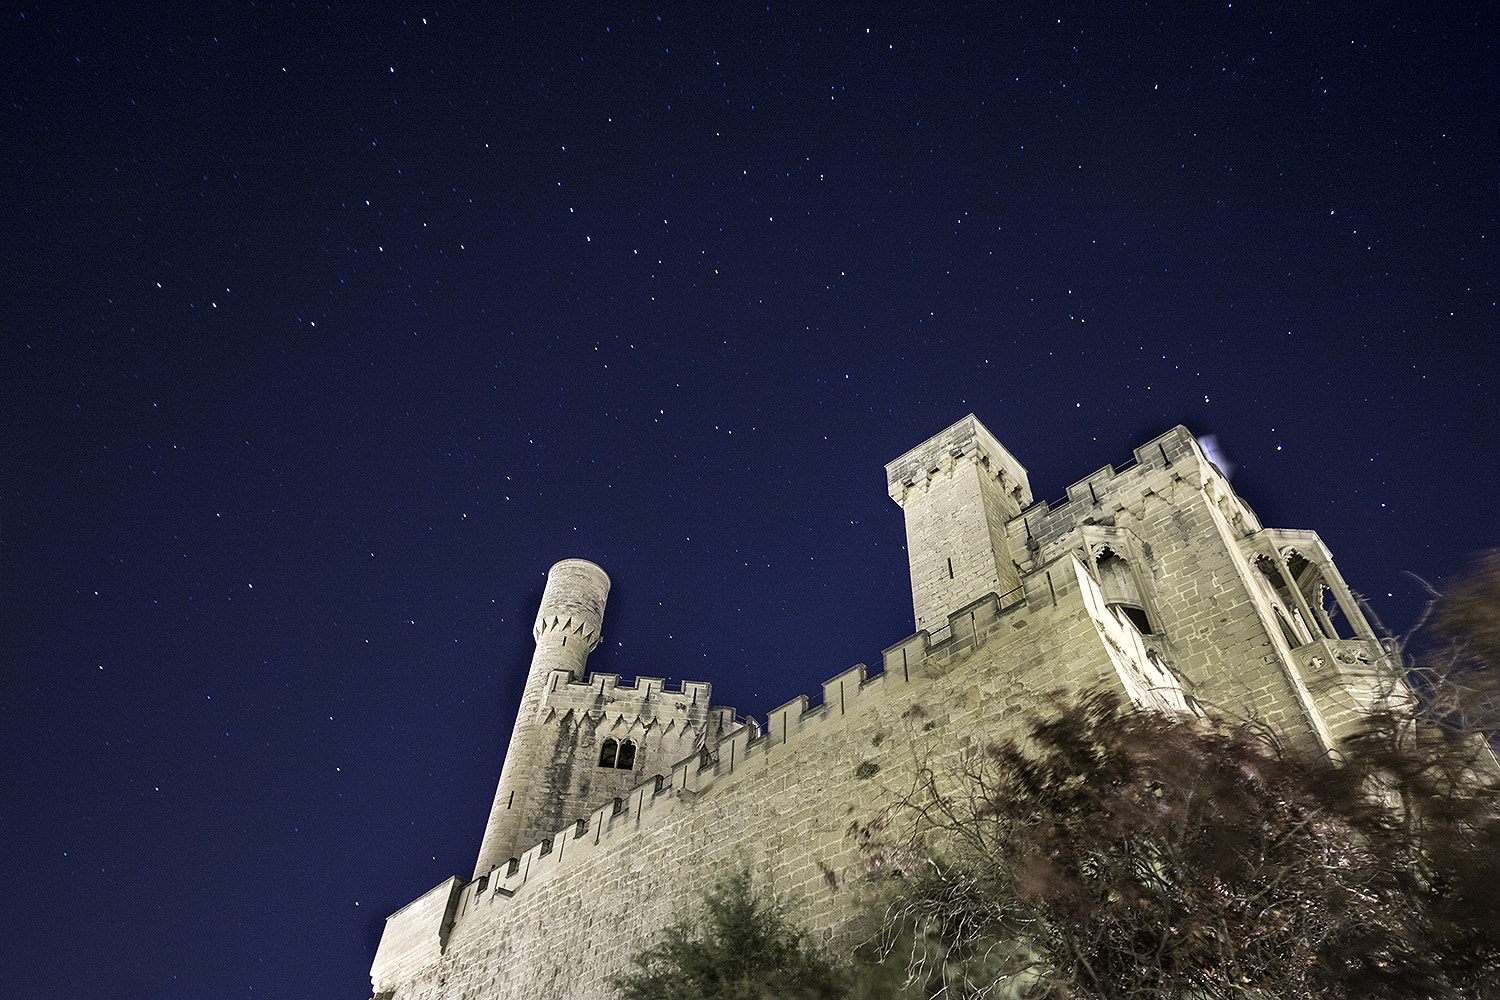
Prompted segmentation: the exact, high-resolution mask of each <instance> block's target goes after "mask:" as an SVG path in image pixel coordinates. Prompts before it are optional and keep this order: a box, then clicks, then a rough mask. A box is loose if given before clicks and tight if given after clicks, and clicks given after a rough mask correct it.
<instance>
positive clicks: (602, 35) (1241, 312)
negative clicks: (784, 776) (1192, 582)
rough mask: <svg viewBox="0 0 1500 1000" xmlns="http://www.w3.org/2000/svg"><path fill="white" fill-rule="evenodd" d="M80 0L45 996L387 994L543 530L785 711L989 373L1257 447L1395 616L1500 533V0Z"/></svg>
mask: <svg viewBox="0 0 1500 1000" xmlns="http://www.w3.org/2000/svg"><path fill="white" fill-rule="evenodd" d="M86 6H87V5H75V9H74V10H71V11H65V10H64V9H63V8H62V5H40V4H32V3H24V4H13V5H10V6H8V7H7V8H6V10H5V12H4V13H3V14H0V25H3V31H0V46H3V49H0V79H3V82H4V94H5V99H4V105H3V114H4V130H3V134H4V135H5V141H4V143H3V150H4V156H3V160H0V162H3V169H4V171H5V175H4V180H5V189H4V190H5V195H4V197H3V198H0V226H3V232H4V233H5V236H6V238H5V240H4V242H3V246H0V261H3V266H0V272H3V276H0V282H3V285H0V288H3V292H4V294H3V295H0V333H3V336H0V419H3V425H0V587H3V591H0V598H3V605H0V670H3V673H0V678H3V688H0V751H3V758H0V760H3V770H0V854H3V856H4V857H5V858H6V859H7V860H6V862H5V863H4V864H3V865H0V890H3V895H4V898H5V900H6V905H5V906H4V908H3V913H0V966H3V967H4V968H5V969H6V970H7V971H6V988H7V992H8V993H9V994H10V995H12V996H17V997H24V998H46V997H59V998H64V997H65V998H70V1000H71V998H77V997H99V998H106V1000H117V998H136V997H143V998H144V997H150V998H177V997H181V998H205V997H215V998H217V997H225V998H231V997H232V998H252V1000H254V998H293V997H298V998H301V997H317V998H323V997H327V998H338V997H343V998H363V997H366V996H368V995H369V983H368V979H367V972H368V967H369V963H370V960H371V958H372V957H373V954H374V949H375V945H376V943H377V941H378V939H379V934H380V930H381V927H382V925H383V920H384V917H385V916H386V915H387V914H388V913H390V912H391V911H393V910H395V909H397V908H399V907H400V906H402V905H404V904H405V903H407V902H408V901H410V900H412V899H414V898H415V897H417V896H418V895H420V894H421V893H422V892H424V891H426V890H427V889H428V888H430V887H431V886H433V885H435V884H436V883H438V882H439V881H441V880H442V879H443V878H445V877H447V876H448V875H450V874H454V873H457V874H462V875H467V874H468V872H469V871H470V870H471V867H472V865H473V861H474V856H475V853H476V852H477V850H478V846H479V840H480V836H481V834H482V832H483V828H484V821H485V816H486V815H487V812H488V808H489V802H490V797H491V795H492V794H493V790H494V783H495V779H496V777H497V775H498V774H499V770H500V763H501V759H502V757H503V753H504V749H505V746H506V741H507V738H508V734H509V728H510V724H511V719H512V713H513V712H514V706H515V704H516V702H517V699H518V698H519V691H520V681H521V678H522V676H523V675H524V671H525V668H526V665H527V663H528V662H529V658H530V650H531V636H530V627H531V622H532V618H533V616H534V615H535V612H536V607H537V601H538V600H539V597H540V593H541V587H542V585H543V582H544V574H545V572H546V569H547V567H548V566H550V565H551V564H552V563H553V562H555V561H557V560H559V559H562V558H566V557H573V556H578V557H584V558H588V559H592V560H594V561H596V562H598V563H599V564H601V565H602V566H603V567H604V568H605V569H606V570H607V571H608V572H609V574H610V575H611V577H612V579H613V581H614V589H613V592H612V594H611V596H610V602H609V608H608V610H607V613H606V617H605V624H604V632H605V639H606V642H605V645H604V646H602V647H601V648H600V649H599V650H598V651H597V652H596V653H595V654H594V657H593V660H592V661H591V666H592V667H593V668H594V669H596V670H602V671H608V672H615V673H620V674H623V675H627V676H636V675H647V676H667V677H671V678H673V679H677V680H680V679H682V678H684V677H690V678H695V679H704V680H708V681H711V682H712V683H713V684H714V686H715V695H716V698H715V700H716V701H719V702H721V703H723V704H728V705H733V706H736V707H737V708H738V709H739V710H740V711H741V712H742V713H746V714H752V715H757V716H760V717H761V718H764V715H765V713H766V711H767V710H769V709H771V708H774V707H775V706H777V705H779V704H781V703H782V702H784V701H786V700H788V699H790V698H792V697H794V696H796V695H798V694H803V693H809V694H810V693H813V692H814V691H816V690H817V685H818V683H819V682H820V681H821V680H822V679H823V678H825V677H827V676H830V675H832V674H834V673H837V672H838V671H840V670H843V669H845V668H847V667H848V666H850V665H852V664H854V663H856V662H865V663H870V664H878V663H879V660H880V654H881V650H882V649H884V648H885V647H887V646H889V645H891V644H893V643H895V642H897V641H899V640H900V639H902V638H904V637H905V636H906V635H908V634H909V633H910V632H911V630H912V627H913V626H912V610H911V603H910V594H909V589H908V581H907V568H906V556H905V548H904V545H905V543H904V532H903V527H902V520H901V512H900V510H899V509H898V508H897V507H896V506H895V505H894V504H893V503H892V502H891V501H890V499H889V498H888V497H887V495H886V489H885V479H884V472H883V465H884V463H885V462H887V461H889V460H891V459H893V458H895V457H896V456H897V455H899V454H901V453H902V452H904V451H905V450H907V449H908V448H910V447H912V446H914V445H916V444H918V443H919V442H921V441H922V440H924V439H925V438H927V437H928V436H930V435H932V434H934V433H936V432H937V431H939V430H941V429H942V428H944V427H946V426H947V425H948V424H950V423H952V422H953V421H954V420H957V419H958V418H960V417H962V416H964V415H965V414H967V413H969V412H974V413H976V414H977V415H978V416H979V417H980V419H981V420H982V421H983V422H984V423H985V424H986V425H987V426H988V427H989V428H990V429H991V430H992V431H993V432H994V434H995V435H996V437H997V438H998V439H999V440H1000V441H1001V442H1002V443H1003V444H1005V445H1006V446H1007V447H1008V448H1009V449H1010V451H1012V452H1013V453H1014V454H1015V455H1016V457H1017V458H1018V459H1019V460H1020V461H1021V462H1022V463H1023V464H1024V465H1026V467H1027V468H1028V469H1029V471H1030V476H1031V484H1032V488H1033V491H1034V492H1035V494H1036V496H1037V497H1038V498H1046V499H1052V498H1057V497H1060V496H1062V495H1063V493H1064V490H1065V488H1066V487H1067V485H1068V484H1069V483H1071V482H1073V481H1075V480H1077V479H1079V478H1081V477H1083V476H1084V475H1086V474H1088V473H1089V472H1091V471H1093V470H1095V469H1097V468H1099V467H1100V466H1102V465H1104V464H1105V463H1113V464H1115V465H1117V466H1120V465H1124V464H1125V463H1127V462H1128V461H1129V460H1130V458H1131V449H1132V448H1133V447H1135V446H1136V445H1139V444H1141V443H1143V442H1145V441H1147V440H1149V439H1150V438H1151V437H1153V436H1155V435H1156V434H1159V433H1161V432H1162V431H1164V430H1166V429H1168V428H1169V427H1171V426H1173V425H1175V424H1179V423H1181V424H1184V425H1186V426H1187V427H1189V428H1190V429H1191V430H1193V431H1194V432H1195V433H1198V434H1214V435H1216V436H1217V438H1218V440H1219V443H1220V445H1221V447H1222V448H1223V450H1224V453H1225V455H1226V456H1227V459H1228V461H1229V462H1232V463H1233V465H1234V466H1235V471H1234V483H1235V486H1236V488H1237V489H1238V490H1239V491H1240V492H1241V494H1242V495H1243V496H1244V497H1245V498H1246V499H1247V500H1248V501H1249V503H1250V504H1251V505H1252V506H1253V507H1254V508H1255V510H1256V511H1257V513H1258V514H1259V515H1260V516H1261V519H1262V520H1263V521H1264V522H1265V523H1266V524H1268V525H1271V526H1276V527H1287V528H1303V529H1313V530H1316V531H1318V532H1319V533H1320V534H1321V535H1322V537H1323V538H1324V539H1325V541H1326V542H1327V543H1328V544H1329V546H1330V547H1331V549H1332V551H1333V553H1334V555H1335V557H1336V558H1337V560H1338V562H1339V565H1340V567H1341V568H1342V570H1343V573H1344V575H1345V577H1346V578H1347V580H1348V581H1349V583H1350V585H1351V586H1352V587H1354V588H1355V589H1356V590H1358V591H1360V592H1362V593H1364V594H1365V595H1367V596H1368V597H1369V598H1370V600H1371V603H1372V605H1373V607H1374V609H1375V611H1376V612H1377V613H1378V614H1379V615H1380V616H1381V618H1383V619H1384V621H1385V623H1386V625H1387V626H1388V627H1389V628H1391V629H1392V630H1395V631H1403V630H1405V629H1407V628H1409V627H1410V626H1411V625H1412V624H1413V623H1414V622H1415V621H1416V619H1417V616H1418V613H1419V611H1420V608H1421V604H1422V596H1421V595H1422V590H1421V586H1420V585H1419V584H1418V583H1417V582H1416V581H1414V580H1413V579H1412V578H1410V577H1409V576H1407V575H1406V574H1407V573H1408V572H1411V573H1415V574H1419V575H1420V576H1422V577H1424V578H1426V579H1428V580H1432V581H1434V582H1440V581H1441V580H1442V579H1443V578H1444V577H1445V576H1451V575H1452V574H1454V573H1456V572H1457V571H1459V570H1460V569H1461V568H1462V566H1463V565H1464V563H1465V561H1466V559H1467V555H1468V553H1469V552H1471V551H1473V550H1474V549H1477V548H1479V547H1481V546H1485V545H1494V544H1495V543H1496V541H1497V538H1500V520H1497V515H1496V509H1497V505H1496V498H1497V497H1500V467H1497V466H1500V463H1497V462H1496V460H1495V454H1496V444H1497V442H1496V424H1497V421H1496V416H1495V410H1496V399H1497V396H1496V386H1497V376H1500V372H1497V367H1500V366H1497V356H1500V352H1497V350H1496V346H1497V336H1496V331H1497V316H1500V309H1497V304H1496V303H1497V290H1496V277H1497V275H1500V267H1497V263H1500V262H1497V254H1496V221H1497V171H1496V163H1497V155H1496V154H1497V135H1500V130H1497V129H1496V127H1495V122H1494V106H1495V90H1496V81H1497V73H1496V69H1497V66H1496V53H1495V49H1494V46H1493V42H1492V41H1491V39H1493V38H1494V37H1496V36H1497V34H1500V31H1497V25H1496V23H1495V21H1496V16H1495V11H1494V9H1493V7H1492V6H1491V5H1488V4H1479V3H1444V4H1434V5H1421V6H1420V7H1418V6H1417V5H1395V4H1366V3H1358V4H1333V3H1322V2H1318V3H1282V4H1276V5H1257V4H1241V3H1235V4H1226V3H1217V4H1211V3H1201V4H1179V5H1172V4H1159V3H1144V2H1139V0H1130V2H1120V3H1114V4H1108V5H1104V4H1099V5H1088V6H1087V7H1086V8H1085V7H1082V6H1081V5H1052V4H1038V3H1016V4H976V5H973V6H972V7H969V8H967V9H960V8H959V6H958V5H951V4H943V5H910V4H899V5H898V4H893V5H880V6H879V7H874V6H872V9H869V10H863V11H861V10H859V9H857V8H856V7H855V6H853V5H806V4H788V5H781V4H772V5H770V6H766V5H765V4H727V5H676V6H667V7H649V6H643V7H639V8H633V9H625V8H623V7H621V8H619V9H610V5H577V6H574V7H569V6H565V5H557V6H550V5H535V7H534V9H532V8H531V7H529V6H527V5H501V4H477V3H475V4H459V5H454V4H438V5H430V6H428V7H420V6H417V5H411V6H409V7H406V8H401V9H397V8H396V7H395V6H394V5H393V6H389V7H388V6H385V5H364V6H362V5H348V4H330V5H323V4H304V3H290V2H287V3H236V4H231V5H214V6H216V7H218V8H219V9H217V10H215V11H213V12H208V11H203V10H198V9H197V8H198V6H199V5H190V6H191V8H192V10H191V12H189V13H182V12H181V10H179V11H177V12H173V13H164V12H161V11H156V10H140V9H133V6H134V5H115V4H111V5H100V6H99V7H98V8H97V9H94V10H91V11H86V10H84V9H83V8H85V7H86ZM159 6H160V7H162V8H166V7H169V6H176V7H178V8H182V9H184V10H186V9H188V7H187V6H185V5H159ZM203 6H205V7H206V6H209V5H203ZM522 6H527V9H524V10H522V9H519V8H521V7H522ZM1272 7H1274V9H1271V8H1272Z"/></svg>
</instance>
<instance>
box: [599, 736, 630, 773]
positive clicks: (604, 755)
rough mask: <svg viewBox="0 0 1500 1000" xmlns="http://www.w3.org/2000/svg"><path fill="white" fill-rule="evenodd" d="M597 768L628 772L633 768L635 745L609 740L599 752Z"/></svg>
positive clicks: (624, 741) (626, 741)
mask: <svg viewBox="0 0 1500 1000" xmlns="http://www.w3.org/2000/svg"><path fill="white" fill-rule="evenodd" d="M599 766H600V767H613V768H617V769H619V770H621V771H629V770H631V769H632V768H634V767H635V743H634V742H632V741H631V740H617V739H614V738H610V739H607V740H605V741H604V746H603V747H601V748H600V750H599Z"/></svg>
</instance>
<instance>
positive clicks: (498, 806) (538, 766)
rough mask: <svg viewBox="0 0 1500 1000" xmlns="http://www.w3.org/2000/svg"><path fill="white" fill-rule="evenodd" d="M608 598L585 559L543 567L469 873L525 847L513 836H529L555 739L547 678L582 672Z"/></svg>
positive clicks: (604, 582) (599, 573) (603, 580)
mask: <svg viewBox="0 0 1500 1000" xmlns="http://www.w3.org/2000/svg"><path fill="white" fill-rule="evenodd" d="M608 599H609V576H608V575H607V574H605V572H604V570H602V569H600V568H599V567H598V566H596V565H594V564H593V563H591V562H589V561H588V560H586V559H564V560H563V561H562V562H560V563H558V564H556V565H555V566H553V567H552V568H551V569H550V570H548V571H547V586H546V589H544V590H543V591H542V606H541V609H540V610H539V611H538V612H537V616H536V624H535V625H534V626H532V630H531V634H532V635H533V636H534V637H535V639H536V653H535V654H533V655H532V658H531V670H530V671H529V672H528V673H527V675H526V689H525V690H524V691H523V692H522V694H521V710H520V712H518V713H517V714H516V725H515V728H514V729H512V730H511V734H510V748H509V749H508V750H506V752H505V763H504V765H503V766H502V767H501V769H500V784H499V787H498V788H496V790H495V802H494V804H493V805H492V806H491V807H490V819H489V822H488V823H487V824H485V828H484V840H483V842H482V843H481V844H480V846H479V860H478V861H477V862H476V863H475V865H474V877H475V878H478V877H479V876H480V875H485V874H488V873H489V871H490V870H491V869H492V868H494V867H496V866H497V865H502V864H505V863H506V862H507V861H509V860H510V859H511V858H513V857H517V856H518V855H520V853H521V852H522V851H524V850H525V849H526V848H528V847H530V846H531V844H530V843H529V842H528V843H524V844H523V843H518V842H517V841H518V840H520V839H526V838H529V834H528V832H527V827H528V825H529V820H530V819H531V818H532V817H533V816H534V815H536V812H537V809H538V806H539V805H540V801H541V796H542V795H544V794H545V793H546V789H545V787H544V786H545V782H544V781H543V775H544V772H545V771H546V768H547V765H548V764H549V763H550V757H551V754H552V750H553V747H554V744H555V743H556V740H555V739H552V738H549V735H548V733H547V725H546V719H545V718H544V715H545V712H544V703H545V700H546V694H547V691H548V688H549V686H550V685H552V684H553V683H554V676H555V675H554V671H565V672H566V674H567V676H564V677H561V678H558V682H559V683H564V684H565V683H567V681H568V680H582V679H583V678H584V676H585V674H586V672H587V670H586V667H587V663H588V657H589V653H591V652H593V650H594V648H595V647H596V646H598V645H599V628H600V626H601V624H602V623H603V621H604V602H605V601H606V600H608Z"/></svg>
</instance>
